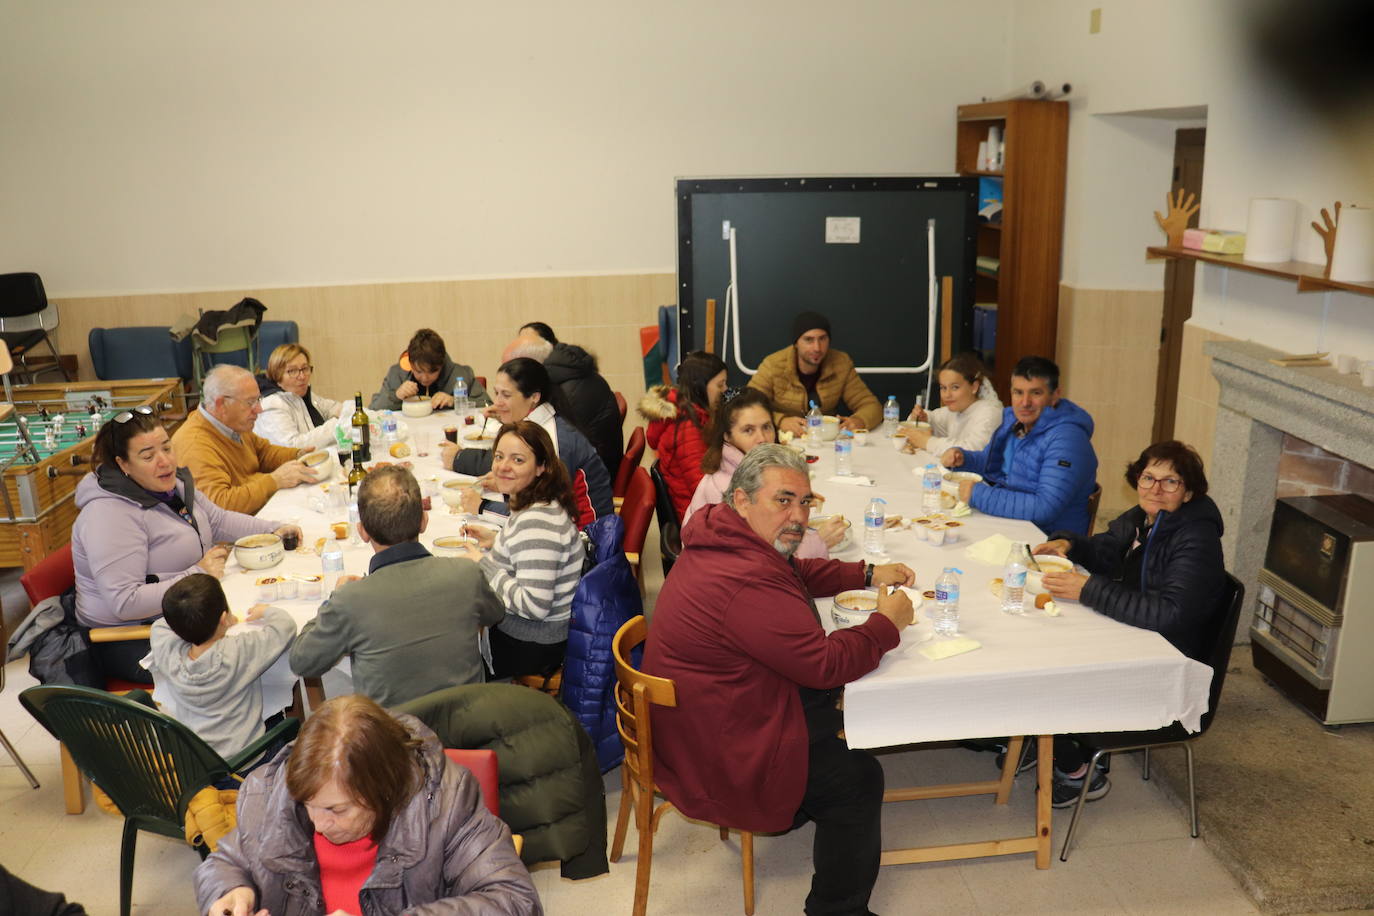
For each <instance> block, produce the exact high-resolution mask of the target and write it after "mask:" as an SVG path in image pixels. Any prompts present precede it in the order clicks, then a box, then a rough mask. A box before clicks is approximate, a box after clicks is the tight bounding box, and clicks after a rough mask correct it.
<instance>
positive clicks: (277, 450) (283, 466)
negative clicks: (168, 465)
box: [172, 365, 316, 515]
mask: <svg viewBox="0 0 1374 916" xmlns="http://www.w3.org/2000/svg"><path fill="white" fill-rule="evenodd" d="M260 413H262V398H261V397H259V395H258V383H257V382H256V381H255V380H254V379H253V376H252V375H251V374H250V373H249V372H248V370H246V369H242V368H240V367H238V366H227V365H221V366H216V367H215V368H213V369H211V370H210V372H209V373H208V374H207V375H206V376H205V384H204V386H203V387H202V389H201V398H200V407H198V408H197V409H196V410H195V411H194V412H193V413H192V414H191V415H190V416H189V417H187V418H186V422H185V423H183V424H181V429H178V430H177V431H176V435H174V436H173V437H172V448H173V449H175V451H176V456H177V463H178V464H182V465H185V466H186V467H188V468H190V470H191V475H192V476H193V477H194V478H195V481H196V489H197V490H199V491H200V492H201V493H203V494H205V496H206V498H207V499H209V500H210V501H211V502H212V503H214V504H215V505H217V506H219V507H220V508H221V509H229V510H231V511H233V512H244V513H247V514H248V515H252V514H254V513H256V512H257V511H258V510H259V509H261V508H262V507H263V506H264V505H266V504H267V501H268V500H269V499H271V498H272V494H273V493H275V492H277V490H281V489H286V488H288V487H294V486H296V485H297V484H302V483H315V479H316V478H315V474H314V473H313V472H312V471H311V470H310V469H309V468H307V467H306V466H305V465H304V464H301V463H300V462H299V461H297V460H296V459H297V458H299V457H300V456H301V455H304V454H306V453H307V452H310V451H312V449H308V448H303V449H294V448H282V447H280V446H276V445H273V444H271V443H270V442H268V441H267V440H266V439H264V438H262V437H261V436H255V435H254V434H253V423H254V422H255V421H256V420H257V418H258V414H260Z"/></svg>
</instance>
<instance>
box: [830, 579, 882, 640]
mask: <svg viewBox="0 0 1374 916" xmlns="http://www.w3.org/2000/svg"><path fill="white" fill-rule="evenodd" d="M877 609H878V593H877V592H876V591H874V590H873V589H870V588H853V589H850V590H849V591H845V592H840V593H839V594H838V595H836V596H835V601H834V606H833V607H832V608H831V610H830V619H831V620H834V621H835V627H836V629H840V630H843V629H845V628H846V627H857V626H858V625H859V624H861V623H863V622H864V621H865V620H867V619H868V615H870V614H872V613H873V612H874V611H876V610H877Z"/></svg>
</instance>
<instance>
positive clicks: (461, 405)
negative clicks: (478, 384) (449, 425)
mask: <svg viewBox="0 0 1374 916" xmlns="http://www.w3.org/2000/svg"><path fill="white" fill-rule="evenodd" d="M469 406H470V405H469V404H468V380H467V379H465V378H463V377H462V376H461V375H460V376H458V378H457V379H456V380H455V381H454V383H453V414H454V416H457V417H466V416H467V415H468V407H469Z"/></svg>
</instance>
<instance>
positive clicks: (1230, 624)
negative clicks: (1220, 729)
mask: <svg viewBox="0 0 1374 916" xmlns="http://www.w3.org/2000/svg"><path fill="white" fill-rule="evenodd" d="M1244 604H1245V586H1244V585H1241V584H1240V580H1238V579H1237V578H1236V577H1235V576H1233V575H1231V574H1230V573H1227V574H1226V588H1225V590H1224V591H1223V592H1222V598H1221V606H1220V607H1219V608H1218V610H1217V618H1216V622H1215V627H1216V629H1215V630H1214V631H1213V635H1212V651H1211V654H1210V656H1209V657H1208V659H1207V662H1208V664H1210V665H1211V666H1212V686H1211V690H1210V691H1209V695H1208V698H1207V712H1205V713H1203V714H1202V727H1201V728H1200V729H1199V730H1198V731H1196V732H1189V731H1187V730H1186V729H1184V727H1183V726H1182V725H1181V724H1179V723H1178V722H1174V723H1172V724H1170V725H1166V726H1164V727H1163V728H1157V729H1154V730H1153V731H1142V732H1110V733H1107V734H1098V735H1080V736H1078V738H1079V740H1080V741H1081V742H1082V744H1083V745H1084V746H1085V747H1086V748H1088V749H1091V750H1092V751H1093V756H1092V760H1091V761H1090V762H1089V763H1088V773H1089V774H1091V773H1094V772H1096V771H1097V762H1098V761H1099V760H1100V759H1101V758H1102V755H1103V754H1109V753H1112V752H1113V751H1144V752H1145V760H1144V761H1143V762H1142V764H1141V768H1140V778H1141V779H1149V778H1150V751H1151V750H1152V749H1153V748H1160V747H1172V746H1175V745H1178V746H1180V747H1182V748H1183V753H1184V756H1185V757H1186V758H1187V761H1188V814H1189V817H1190V818H1191V822H1192V835H1193V836H1194V837H1196V836H1197V835H1198V824H1197V792H1196V789H1195V787H1194V785H1193V741H1195V740H1196V739H1198V738H1201V737H1202V736H1203V735H1205V734H1206V733H1207V729H1208V728H1209V727H1211V725H1212V719H1213V717H1214V716H1215V715H1216V712H1217V703H1218V702H1220V700H1221V688H1222V685H1223V684H1225V683H1226V668H1227V666H1228V665H1230V663H1231V644H1232V643H1233V642H1235V639H1236V624H1237V622H1238V621H1239V620H1240V609H1241V607H1242V606H1243V605H1244ZM1091 782H1092V780H1091V779H1089V778H1086V777H1085V778H1084V779H1083V791H1082V792H1081V793H1080V794H1079V796H1078V803H1077V804H1075V805H1074V809H1073V819H1072V820H1070V821H1069V832H1068V834H1066V835H1065V837H1064V848H1063V849H1061V850H1060V851H1059V861H1061V862H1067V861H1069V845H1070V844H1071V843H1073V836H1074V833H1075V832H1077V830H1078V819H1079V817H1080V816H1082V814H1083V804H1084V802H1086V801H1087V798H1088V789H1089V785H1090V783H1091Z"/></svg>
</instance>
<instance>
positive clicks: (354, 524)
mask: <svg viewBox="0 0 1374 916" xmlns="http://www.w3.org/2000/svg"><path fill="white" fill-rule="evenodd" d="M361 519H362V516H361V515H359V514H358V501H357V500H356V499H355V500H353V502H351V503H349V504H348V543H349V544H351V545H353V546H354V547H357V546H358V545H360V544H361V543H362V542H363V539H362V537H361V536H360V535H359V534H358V522H359V521H360V520H361Z"/></svg>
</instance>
